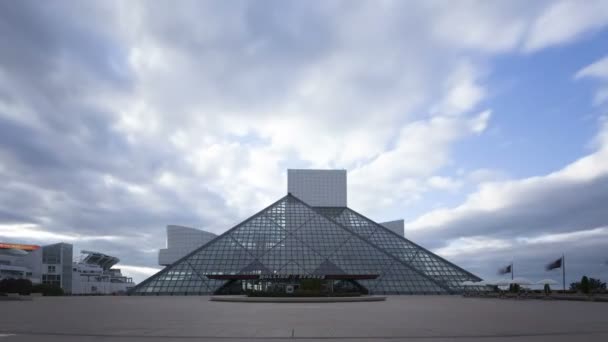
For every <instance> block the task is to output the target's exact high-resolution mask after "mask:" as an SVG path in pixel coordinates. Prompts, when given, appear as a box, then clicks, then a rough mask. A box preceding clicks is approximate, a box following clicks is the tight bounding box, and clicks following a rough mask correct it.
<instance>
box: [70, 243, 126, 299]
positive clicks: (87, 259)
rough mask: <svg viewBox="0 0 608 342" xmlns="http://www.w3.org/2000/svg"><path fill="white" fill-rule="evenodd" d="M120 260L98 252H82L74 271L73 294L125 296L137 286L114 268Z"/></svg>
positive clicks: (73, 268) (74, 265)
mask: <svg viewBox="0 0 608 342" xmlns="http://www.w3.org/2000/svg"><path fill="white" fill-rule="evenodd" d="M119 261H120V260H119V259H118V258H117V257H113V256H110V255H106V254H103V253H98V252H91V251H81V257H80V260H79V261H78V262H74V264H73V267H72V271H73V275H72V294H123V293H126V292H127V291H128V290H129V289H130V288H131V287H133V286H135V284H134V283H133V279H131V278H129V277H125V276H123V275H122V273H121V271H120V269H118V268H112V267H113V266H114V265H116V264H117V263H118V262H119Z"/></svg>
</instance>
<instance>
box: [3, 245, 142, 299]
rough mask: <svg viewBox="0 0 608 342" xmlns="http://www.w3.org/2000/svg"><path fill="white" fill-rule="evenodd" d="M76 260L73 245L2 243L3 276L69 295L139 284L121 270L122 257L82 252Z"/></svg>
mask: <svg viewBox="0 0 608 342" xmlns="http://www.w3.org/2000/svg"><path fill="white" fill-rule="evenodd" d="M82 253H83V257H81V259H80V260H79V261H76V262H74V261H73V246H72V245H71V244H69V243H63V242H61V243H55V244H52V245H47V246H42V247H40V246H36V245H24V244H13V243H0V279H4V278H17V279H29V280H30V281H31V282H32V283H33V284H50V285H54V286H58V287H61V288H62V289H63V291H64V293H66V294H116V293H125V292H126V291H127V290H128V289H130V288H131V287H133V286H135V284H134V283H133V281H132V280H131V278H127V277H124V276H123V275H122V274H121V272H120V269H113V268H112V266H114V265H115V264H116V263H118V262H119V259H118V258H116V257H112V256H109V255H105V254H102V253H97V252H90V251H82Z"/></svg>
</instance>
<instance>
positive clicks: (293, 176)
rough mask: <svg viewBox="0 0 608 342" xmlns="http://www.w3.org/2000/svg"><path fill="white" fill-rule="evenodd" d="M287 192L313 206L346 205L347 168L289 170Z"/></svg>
mask: <svg viewBox="0 0 608 342" xmlns="http://www.w3.org/2000/svg"><path fill="white" fill-rule="evenodd" d="M287 192H288V193H291V194H292V195H294V196H295V197H297V198H299V199H301V200H302V201H304V202H306V203H307V204H308V205H310V206H313V207H346V198H347V196H346V170H299V169H290V170H287Z"/></svg>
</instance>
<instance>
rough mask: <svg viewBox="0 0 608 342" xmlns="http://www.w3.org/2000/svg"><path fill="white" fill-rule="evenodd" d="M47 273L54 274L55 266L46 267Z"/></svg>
mask: <svg viewBox="0 0 608 342" xmlns="http://www.w3.org/2000/svg"><path fill="white" fill-rule="evenodd" d="M48 272H49V273H55V266H54V265H49V266H48Z"/></svg>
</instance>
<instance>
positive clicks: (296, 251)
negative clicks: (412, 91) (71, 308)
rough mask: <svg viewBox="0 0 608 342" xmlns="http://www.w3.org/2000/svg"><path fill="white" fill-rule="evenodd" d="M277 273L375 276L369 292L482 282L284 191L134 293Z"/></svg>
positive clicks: (356, 218) (360, 221) (339, 211)
mask: <svg viewBox="0 0 608 342" xmlns="http://www.w3.org/2000/svg"><path fill="white" fill-rule="evenodd" d="M275 274H278V275H281V274H283V275H323V276H325V275H340V274H342V275H353V274H355V275H375V276H376V277H369V278H371V279H360V280H358V281H357V282H358V283H359V284H361V285H362V286H364V287H365V288H366V289H368V291H369V292H370V293H373V294H448V293H455V292H460V291H462V287H461V285H460V284H461V283H462V282H463V281H466V280H469V281H479V280H481V279H480V278H478V277H476V276H475V275H473V274H471V273H469V272H467V271H465V270H463V269H461V268H460V267H458V266H456V265H454V264H452V263H450V262H448V261H446V260H445V259H443V258H441V257H439V256H437V255H435V254H433V253H431V252H430V251H428V250H426V249H424V248H422V247H420V246H418V245H416V244H415V243H413V242H411V241H409V240H407V239H405V238H404V237H402V236H399V235H398V234H395V233H394V232H392V231H390V230H389V229H387V228H385V227H383V226H382V225H380V224H378V223H376V222H374V221H372V220H370V219H368V218H366V217H365V216H363V215H361V214H359V213H357V212H355V211H353V210H351V209H349V208H346V207H344V208H335V207H332V208H320V207H310V206H309V205H307V204H306V203H304V202H302V201H301V200H299V199H298V198H296V197H295V196H293V195H291V194H288V195H287V196H285V197H283V198H281V199H280V200H279V201H277V202H275V203H273V204H271V205H270V206H269V207H267V208H266V209H264V210H262V211H260V212H259V213H257V214H256V215H254V216H252V217H250V218H249V219H247V220H245V221H243V222H242V223H240V224H239V225H237V226H235V227H234V228H232V229H230V230H228V231H227V232H225V233H224V234H222V235H220V236H218V237H217V238H215V239H214V240H212V241H211V242H209V243H207V244H206V245H204V246H202V247H200V248H198V249H196V250H194V251H193V252H191V253H190V254H188V255H186V256H185V257H183V258H181V259H180V260H178V261H176V262H175V263H173V264H172V265H169V266H167V267H166V268H164V269H163V270H161V271H160V272H158V273H156V274H155V275H153V276H151V277H150V278H148V279H146V280H145V281H144V282H142V283H140V284H139V285H138V286H136V287H135V288H134V289H133V290H132V291H131V294H137V295H199V294H201V295H202V294H212V293H214V292H215V291H217V290H218V289H219V288H221V287H222V286H223V285H224V284H225V283H226V282H227V281H229V280H226V279H225V278H230V277H222V276H224V275H275ZM218 276H219V277H218ZM222 278H224V279H222ZM232 278H234V277H232ZM363 278H365V277H363Z"/></svg>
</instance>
